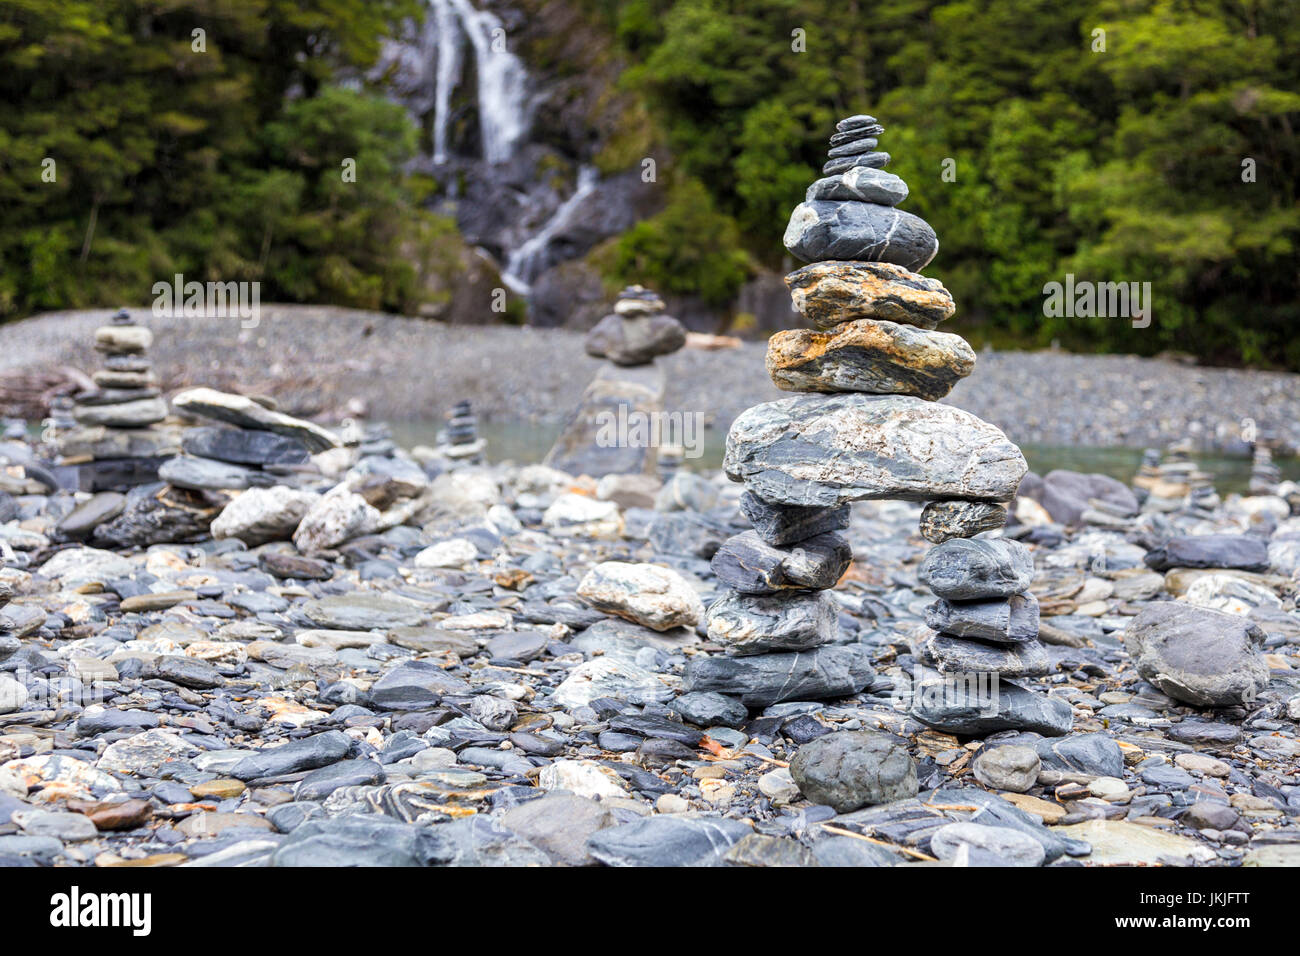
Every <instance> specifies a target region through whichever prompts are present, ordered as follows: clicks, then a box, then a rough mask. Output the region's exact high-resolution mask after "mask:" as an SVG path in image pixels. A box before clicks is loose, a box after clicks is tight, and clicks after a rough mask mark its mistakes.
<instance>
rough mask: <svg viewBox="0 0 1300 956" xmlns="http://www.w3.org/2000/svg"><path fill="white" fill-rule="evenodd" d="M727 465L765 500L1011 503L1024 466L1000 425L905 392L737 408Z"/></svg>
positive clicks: (801, 398)
mask: <svg viewBox="0 0 1300 956" xmlns="http://www.w3.org/2000/svg"><path fill="white" fill-rule="evenodd" d="M723 467H724V469H725V470H726V472H727V475H728V477H730V478H731V479H732V480H733V481H743V482H745V485H746V488H747V489H748V490H749V491H752V492H754V493H755V494H757V495H759V496H760V497H761V498H763V499H764V500H766V501H768V502H773V503H777V504H788V505H822V506H832V505H838V504H841V503H843V502H846V501H855V500H861V499H878V498H900V499H903V500H905V501H929V500H931V499H936V498H962V499H973V500H988V501H1009V500H1011V498H1012V497H1014V496H1015V491H1016V487H1017V486H1018V485H1019V484H1020V479H1021V478H1023V477H1024V475H1025V472H1026V471H1027V470H1028V466H1027V465H1026V464H1025V458H1024V455H1022V454H1021V453H1020V449H1019V448H1017V447H1016V446H1015V444H1013V443H1012V442H1011V441H1009V440H1008V439H1007V437H1006V435H1004V434H1002V431H1001V430H1000V429H998V428H996V427H994V426H993V425H990V424H988V423H987V422H985V421H981V420H980V419H979V418H976V417H975V416H974V415H971V414H970V413H969V412H964V411H962V410H961V409H958V408H954V407H952V406H950V405H940V404H936V403H934V402H927V401H925V400H923V399H920V398H913V397H911V396H904V395H860V394H843V395H829V396H824V395H799V396H797V397H794V398H786V399H782V400H780V401H775V402H766V403H764V404H761V405H755V406H753V407H752V408H749V409H747V410H745V411H744V412H742V413H741V414H740V416H739V417H738V418H737V419H736V420H735V422H734V423H733V424H732V426H731V431H730V432H729V433H728V435H727V451H726V456H725V458H724V461H723Z"/></svg>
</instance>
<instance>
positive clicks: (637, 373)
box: [543, 285, 686, 478]
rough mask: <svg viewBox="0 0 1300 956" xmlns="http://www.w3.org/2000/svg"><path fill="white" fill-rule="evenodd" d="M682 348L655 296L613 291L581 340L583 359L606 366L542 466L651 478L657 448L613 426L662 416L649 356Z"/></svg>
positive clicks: (633, 289) (658, 379)
mask: <svg viewBox="0 0 1300 956" xmlns="http://www.w3.org/2000/svg"><path fill="white" fill-rule="evenodd" d="M685 344H686V329H685V328H683V327H682V324H681V323H680V322H678V321H677V320H676V319H675V318H673V317H672V316H671V315H667V314H665V312H664V302H663V300H662V299H661V298H659V296H658V295H656V294H655V293H654V292H652V291H650V290H649V289H646V288H645V287H643V286H639V285H633V286H628V287H627V288H626V289H624V290H623V291H622V292H620V293H619V296H618V300H617V301H616V302H615V303H614V311H613V312H611V313H610V314H609V315H607V316H605V317H604V318H603V319H601V320H600V321H599V322H598V323H596V325H595V326H593V327H592V329H591V331H590V332H588V333H587V338H586V341H585V348H586V350H587V354H588V355H591V356H594V357H595V358H603V359H605V360H606V363H605V364H603V365H602V366H601V367H600V370H599V371H598V372H597V373H596V376H595V378H593V379H592V381H591V383H590V384H589V385H588V386H587V388H586V390H585V391H584V392H583V393H582V397H581V398H580V399H579V400H578V404H577V406H576V407H575V408H574V409H573V411H571V412H570V413H569V415H568V416H566V418H565V420H564V423H563V425H562V426H561V428H560V434H559V437H557V438H556V439H555V444H554V445H552V446H551V450H550V451H549V452H548V453H547V455H546V458H545V460H544V462H543V464H545V465H547V466H548V467H550V468H555V469H558V470H559V471H563V472H567V473H569V474H571V475H590V476H591V477H593V478H603V477H604V476H606V475H644V476H654V475H655V474H656V472H657V468H658V457H659V444H660V443H658V442H654V441H639V440H632V439H631V437H630V435H621V434H619V431H621V428H620V427H619V423H621V425H627V426H628V427H631V426H632V425H633V424H634V423H637V422H647V421H651V420H653V419H655V418H657V417H658V416H659V415H660V413H662V412H663V409H664V391H665V377H664V371H663V368H662V367H661V366H660V365H659V364H658V363H656V361H655V359H657V358H658V357H660V356H663V355H669V354H671V353H673V352H676V351H677V350H678V349H680V348H681V347H682V346H684V345H685ZM611 433H612V434H611Z"/></svg>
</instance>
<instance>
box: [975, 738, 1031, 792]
mask: <svg viewBox="0 0 1300 956" xmlns="http://www.w3.org/2000/svg"><path fill="white" fill-rule="evenodd" d="M1041 766H1042V760H1041V759H1040V758H1039V756H1038V751H1036V750H1034V748H1032V747H1021V746H1018V745H1015V744H1010V745H1008V746H1005V747H991V748H990V749H988V750H985V751H983V752H982V753H981V754H980V755H979V756H978V757H976V758H975V762H974V764H973V765H972V770H973V771H974V773H975V779H976V780H978V781H979V782H980V783H982V784H984V786H986V787H989V788H990V789H993V790H1010V791H1011V792H1012V793H1026V792H1028V791H1029V788H1030V787H1032V786H1033V785H1034V784H1035V783H1037V782H1038V771H1039V768H1040V767H1041Z"/></svg>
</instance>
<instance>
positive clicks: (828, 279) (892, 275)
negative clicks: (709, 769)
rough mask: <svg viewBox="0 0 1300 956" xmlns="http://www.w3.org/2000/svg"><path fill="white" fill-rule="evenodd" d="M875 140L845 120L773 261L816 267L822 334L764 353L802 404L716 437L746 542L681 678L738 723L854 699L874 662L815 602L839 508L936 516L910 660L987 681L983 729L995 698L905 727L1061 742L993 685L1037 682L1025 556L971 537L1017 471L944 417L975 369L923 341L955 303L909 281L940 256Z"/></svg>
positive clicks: (1013, 696)
mask: <svg viewBox="0 0 1300 956" xmlns="http://www.w3.org/2000/svg"><path fill="white" fill-rule="evenodd" d="M882 131H883V128H882V127H881V126H880V125H879V124H878V123H877V122H876V120H875V119H874V118H873V117H870V116H851V117H849V118H847V119H845V120H842V121H841V122H840V123H839V124H838V125H837V132H836V133H835V135H834V136H833V137H832V138H831V150H830V157H829V162H827V164H826V165H825V167H823V170H822V172H823V174H824V176H825V178H822V179H819V180H817V181H816V182H815V183H813V184H812V186H810V187H809V189H808V194H807V201H806V202H804V203H802V204H800V205H799V206H798V207H797V208H796V209H795V210H794V212H793V213H792V215H791V217H790V224H789V227H788V228H787V230H786V234H785V245H786V247H787V248H788V249H789V250H790V252H792V253H793V254H794V255H795V256H797V257H798V258H800V259H802V260H803V261H805V262H808V263H810V264H809V265H807V266H805V267H804V268H801V269H799V270H797V271H796V272H793V273H791V274H790V275H789V276H787V277H786V284H787V285H788V286H789V287H790V290H791V294H792V298H793V301H794V305H795V308H796V309H797V310H798V311H799V312H801V313H802V314H803V315H804V317H805V318H806V319H808V320H809V321H810V322H811V323H812V325H814V326H816V329H815V330H813V329H792V330H788V331H783V332H778V333H777V334H776V335H774V336H773V337H772V338H771V340H770V342H769V345H768V352H767V369H768V372H769V374H770V375H771V377H772V380H773V381H774V382H775V383H776V385H777V386H778V387H779V388H781V389H783V390H786V391H792V392H797V393H799V394H797V395H795V396H794V397H792V398H787V399H783V400H780V401H775V402H769V403H766V404H763V405H757V406H755V407H753V408H750V409H748V410H746V411H745V412H743V413H742V414H741V415H740V416H739V417H738V418H737V419H736V421H735V423H734V424H733V425H732V428H731V431H730V433H729V434H728V436H727V450H726V457H725V461H724V468H725V470H726V472H727V475H728V477H730V478H731V479H732V480H733V481H738V482H743V483H744V484H745V486H746V490H745V492H744V494H743V495H742V498H741V508H742V510H743V512H744V513H745V515H746V516H747V517H748V518H749V520H750V521H751V523H752V524H753V526H754V527H753V530H751V531H746V532H744V533H742V534H739V535H736V536H734V537H732V538H730V539H728V540H727V541H726V542H725V543H724V544H723V545H722V547H721V548H720V549H719V550H718V552H717V554H716V555H715V556H714V558H713V569H714V571H715V573H716V574H717V576H718V578H719V579H720V580H721V581H722V583H724V584H726V585H727V586H728V588H729V589H730V590H728V591H727V592H726V593H724V594H723V595H722V596H721V597H720V598H719V599H718V600H717V601H716V602H715V603H714V604H713V605H712V606H711V607H710V608H709V610H708V614H707V624H708V632H709V637H710V639H711V640H712V641H714V642H716V643H718V644H721V645H722V646H723V647H724V649H725V652H726V656H725V657H720V658H719V657H714V658H697V659H696V660H693V661H691V662H690V663H689V664H688V665H687V668H686V672H685V686H686V688H687V689H688V690H695V691H716V692H720V693H724V694H735V695H738V696H739V697H740V698H741V700H742V702H744V703H745V704H747V705H750V706H760V705H767V704H772V703H777V702H780V701H787V700H808V699H817V698H826V697H838V696H847V695H850V694H854V693H857V692H859V691H861V690H863V689H864V688H865V687H866V686H867V685H868V684H870V683H871V682H872V680H873V673H872V668H871V666H870V664H869V662H868V648H867V647H866V646H864V645H861V644H843V643H836V642H837V641H838V640H840V636H839V619H838V610H837V604H836V602H835V601H834V600H833V599H832V598H831V597H830V596H829V595H828V594H827V593H826V591H827V589H829V588H832V587H834V585H835V584H836V582H837V581H838V580H839V578H840V577H841V575H843V574H844V572H845V571H846V569H847V568H848V567H849V564H850V562H851V560H852V553H851V549H850V547H849V544H848V542H847V541H846V540H845V539H844V538H843V537H842V536H841V535H840V534H839V533H838V532H840V531H842V530H843V529H845V528H846V527H848V524H849V503H850V502H851V501H854V500H861V499H888V498H894V499H902V500H909V501H918V502H928V504H926V506H925V508H924V510H923V511H922V514H921V532H922V534H923V535H924V536H925V538H926V539H928V540H929V541H932V542H934V543H935V545H936V546H935V547H934V548H933V549H932V550H931V551H930V552H929V554H928V555H927V556H926V558H925V560H924V562H923V564H922V567H921V572H920V574H921V578H922V580H923V581H924V582H925V583H926V584H928V585H929V586H930V587H931V588H932V589H933V590H934V591H935V593H936V594H937V595H938V596H939V598H940V600H939V601H938V602H937V603H935V604H934V605H932V606H931V607H930V608H929V610H928V612H927V616H926V617H927V623H928V624H929V625H930V628H932V630H930V629H924V628H923V629H922V631H923V632H924V633H923V634H922V636H920V637H919V638H918V641H917V643H918V647H917V656H918V657H919V658H921V659H922V660H924V661H925V662H926V663H927V664H928V665H930V667H932V668H934V669H935V670H927V671H925V674H926V675H928V676H927V678H926V679H927V680H929V681H934V680H938V681H942V680H943V679H944V675H945V674H946V673H950V672H954V671H961V672H963V673H966V672H970V671H979V672H981V673H982V674H984V675H985V676H986V677H987V678H988V679H989V681H990V682H992V679H993V678H992V675H997V679H998V685H999V686H998V690H999V691H1000V693H999V699H998V703H997V707H996V712H994V713H988V712H987V711H988V702H987V701H977V700H971V699H954V698H953V697H952V696H951V695H949V696H948V697H945V696H944V695H942V694H940V695H938V697H937V699H936V698H935V695H933V694H931V695H924V694H918V695H916V697H915V698H914V701H913V710H912V712H913V715H914V716H915V717H917V719H919V720H921V721H922V722H924V723H926V724H928V725H930V726H932V727H935V728H937V729H940V730H947V731H949V732H952V733H971V734H983V733H991V732H994V731H997V730H1004V729H1028V730H1036V731H1039V732H1044V733H1053V734H1060V733H1064V732H1066V731H1067V730H1068V728H1069V725H1070V708H1069V706H1068V705H1067V704H1066V703H1065V702H1064V701H1061V700H1055V699H1051V698H1047V697H1044V696H1042V695H1038V694H1034V693H1032V692H1031V691H1029V690H1027V689H1024V688H1021V687H1019V686H1016V685H1009V684H1008V682H1006V681H1005V680H1003V679H1004V678H1012V677H1028V676H1036V675H1041V674H1043V673H1045V672H1046V671H1047V658H1046V654H1045V651H1044V650H1043V648H1042V645H1040V644H1039V643H1038V641H1037V633H1038V607H1037V603H1036V601H1035V599H1034V598H1033V596H1032V595H1031V594H1029V593H1028V588H1029V584H1030V581H1031V579H1032V578H1033V570H1034V569H1033V561H1032V558H1031V556H1030V554H1029V551H1028V549H1026V548H1025V546H1024V545H1022V544H1020V543H1019V542H1017V541H1013V540H1010V539H1007V538H1001V537H984V536H982V535H983V533H984V532H990V531H994V530H996V529H999V528H1001V527H1002V525H1003V524H1004V522H1005V520H1006V517H1007V508H1006V502H1008V501H1010V500H1011V499H1012V497H1013V496H1014V495H1015V492H1016V488H1017V486H1018V485H1019V483H1020V480H1021V478H1023V477H1024V475H1025V473H1026V471H1027V466H1026V464H1025V459H1024V456H1023V455H1022V454H1021V452H1020V449H1019V448H1017V447H1016V446H1015V445H1014V444H1013V443H1012V442H1011V441H1009V440H1008V439H1007V437H1006V436H1005V435H1004V434H1003V433H1002V432H1001V431H1000V430H998V429H997V428H995V427H994V426H992V425H990V424H988V423H987V422H984V421H981V420H980V419H978V418H976V417H975V416H973V415H971V414H969V413H968V412H965V411H962V410H961V409H957V408H954V407H952V406H948V405H940V404H937V403H936V399H939V398H941V397H943V396H944V395H946V394H947V393H948V392H949V390H950V389H951V388H952V386H953V385H954V384H955V383H956V382H957V381H959V380H960V379H961V378H963V377H965V376H966V375H968V374H970V372H971V370H972V368H973V367H974V364H975V353H974V352H973V350H972V349H971V347H970V346H969V345H968V344H967V343H966V342H965V341H964V340H963V339H961V338H960V337H959V336H957V335H952V334H949V333H945V332H937V331H934V329H935V327H936V326H937V325H938V324H939V323H940V322H941V321H943V320H945V319H947V318H948V317H950V316H951V315H952V314H953V311H954V306H953V301H952V297H951V296H950V295H949V293H948V292H947V290H946V289H944V287H943V285H942V284H941V283H939V282H938V281H936V280H934V279H929V278H925V277H923V276H921V275H918V274H917V272H916V270H918V269H921V268H923V267H925V266H926V265H927V264H928V263H929V262H930V260H931V259H932V258H933V257H934V255H935V253H936V252H937V251H938V239H937V238H936V236H935V234H934V231H933V230H932V229H931V228H930V226H929V225H928V224H927V223H926V222H925V221H924V220H922V219H919V218H917V217H916V216H913V215H911V214H909V213H907V212H903V211H902V210H899V209H897V208H895V207H896V206H897V204H898V203H900V202H902V201H903V200H904V199H905V198H906V197H907V194H908V189H907V185H906V184H905V183H904V182H903V181H902V180H901V179H899V178H898V177H897V176H895V175H893V174H891V173H888V172H885V171H884V169H883V167H884V165H885V164H886V163H887V162H888V161H889V155H888V154H887V153H883V152H877V151H876V149H875V147H876V145H877V137H878V136H879V134H880V133H881V132H882ZM1009 686H1010V687H1011V689H1010V691H1009V690H1008V688H1009Z"/></svg>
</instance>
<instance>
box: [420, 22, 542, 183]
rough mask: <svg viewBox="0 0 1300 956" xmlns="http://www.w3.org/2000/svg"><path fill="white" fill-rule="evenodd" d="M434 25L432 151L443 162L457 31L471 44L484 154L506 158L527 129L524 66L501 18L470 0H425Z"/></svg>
mask: <svg viewBox="0 0 1300 956" xmlns="http://www.w3.org/2000/svg"><path fill="white" fill-rule="evenodd" d="M429 4H430V6H431V7H432V12H433V16H434V19H435V23H436V25H437V31H438V70H437V73H436V76H435V84H436V90H435V94H434V117H433V130H434V142H433V155H434V162H435V163H442V162H446V156H447V121H448V118H449V115H450V113H451V94H452V90H454V89H455V87H456V85H457V83H459V81H460V74H461V57H460V44H461V37H462V36H466V37H468V38H469V42H470V46H472V47H473V48H474V70H475V73H476V74H477V76H478V121H479V123H478V125H479V135H480V137H481V138H482V140H483V158H484V159H485V160H486V161H487V162H488V163H490V164H492V165H496V164H497V163H504V162H506V161H507V160H509V159H510V157H511V156H512V155H513V154H514V149H515V145H516V144H517V143H518V142H519V140H521V139H522V138H523V137H524V136H525V135H526V134H527V133H528V125H529V124H528V98H527V89H528V71H527V70H526V69H525V68H524V64H523V62H522V61H521V60H520V59H519V57H517V56H515V55H514V54H513V53H511V52H510V51H509V50H508V49H506V34H505V28H504V27H502V25H501V20H500V19H498V18H497V17H496V16H495V15H494V14H492V13H489V12H487V11H486V10H476V9H475V8H474V6H473V5H472V4H471V3H470V2H469V0H429Z"/></svg>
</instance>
